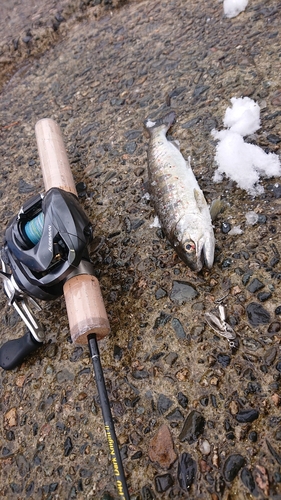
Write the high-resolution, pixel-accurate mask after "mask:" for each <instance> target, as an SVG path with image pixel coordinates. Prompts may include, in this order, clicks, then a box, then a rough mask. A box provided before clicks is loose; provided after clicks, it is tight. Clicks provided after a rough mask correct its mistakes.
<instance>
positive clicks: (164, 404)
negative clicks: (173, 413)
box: [157, 394, 173, 415]
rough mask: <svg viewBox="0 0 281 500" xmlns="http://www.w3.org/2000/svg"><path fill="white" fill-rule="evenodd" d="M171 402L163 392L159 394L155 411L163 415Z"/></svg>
mask: <svg viewBox="0 0 281 500" xmlns="http://www.w3.org/2000/svg"><path fill="white" fill-rule="evenodd" d="M172 404H173V401H172V400H171V399H170V398H168V397H167V396H165V395H164V394H160V396H159V398H158V402H157V411H158V413H159V414H160V415H163V413H166V412H167V411H168V410H169V408H171V406H172Z"/></svg>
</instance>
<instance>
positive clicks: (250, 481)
mask: <svg viewBox="0 0 281 500" xmlns="http://www.w3.org/2000/svg"><path fill="white" fill-rule="evenodd" d="M240 477H241V481H242V483H243V484H244V486H246V488H248V490H249V491H250V493H253V492H254V491H255V489H256V483H255V480H254V476H253V474H252V472H251V471H250V470H249V469H247V468H246V467H244V468H243V469H242V471H241V476H240Z"/></svg>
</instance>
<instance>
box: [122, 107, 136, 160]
mask: <svg viewBox="0 0 281 500" xmlns="http://www.w3.org/2000/svg"><path fill="white" fill-rule="evenodd" d="M122 104H123V103H122ZM124 149H125V152H126V153H128V154H130V155H132V154H133V153H134V152H135V150H136V149H137V144H136V143H135V142H133V141H131V142H127V144H125V148H124Z"/></svg>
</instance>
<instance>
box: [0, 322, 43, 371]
mask: <svg viewBox="0 0 281 500" xmlns="http://www.w3.org/2000/svg"><path fill="white" fill-rule="evenodd" d="M43 344H44V343H43V342H37V340H35V339H34V337H33V336H32V334H31V333H30V332H29V331H28V332H27V333H26V334H25V335H23V337H20V338H19V339H14V340H8V342H5V344H3V345H2V346H1V347H0V366H1V368H3V369H4V370H13V369H14V368H16V367H17V366H19V365H20V364H21V363H22V362H23V360H24V358H26V357H27V356H29V355H30V354H31V353H32V352H34V351H37V349H39V348H40V347H41V346H42V345H43Z"/></svg>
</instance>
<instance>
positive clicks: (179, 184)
mask: <svg viewBox="0 0 281 500" xmlns="http://www.w3.org/2000/svg"><path fill="white" fill-rule="evenodd" d="M174 120H175V113H174V112H173V111H172V112H170V113H169V114H167V115H165V116H164V117H163V118H161V119H159V120H157V121H155V122H152V121H151V120H146V122H145V126H146V128H147V130H148V131H149V134H150V141H149V148H148V177H149V184H150V194H151V199H152V202H153V204H154V208H155V211H156V213H157V215H158V218H159V220H160V223H161V227H162V229H163V231H164V233H165V234H166V236H167V238H168V240H169V241H170V243H171V244H172V245H173V246H174V248H175V250H176V252H177V253H178V255H179V256H180V257H181V259H182V260H183V261H184V262H185V263H186V264H187V265H188V266H189V267H190V268H191V269H193V270H195V271H200V270H201V269H202V266H203V263H205V264H206V266H207V267H209V268H211V267H212V265H213V260H214V248H215V238H214V232H213V226H212V220H211V216H210V212H209V208H208V205H207V202H206V200H205V198H204V194H203V192H202V190H201V189H200V187H199V185H198V182H197V180H196V178H195V176H194V174H193V171H192V169H191V166H190V162H186V161H185V159H184V157H183V156H182V154H181V152H180V151H179V149H178V147H177V146H176V145H175V144H174V143H173V142H172V141H169V140H168V139H167V137H166V133H167V131H168V129H169V128H170V127H171V125H172V123H173V122H174Z"/></svg>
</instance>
